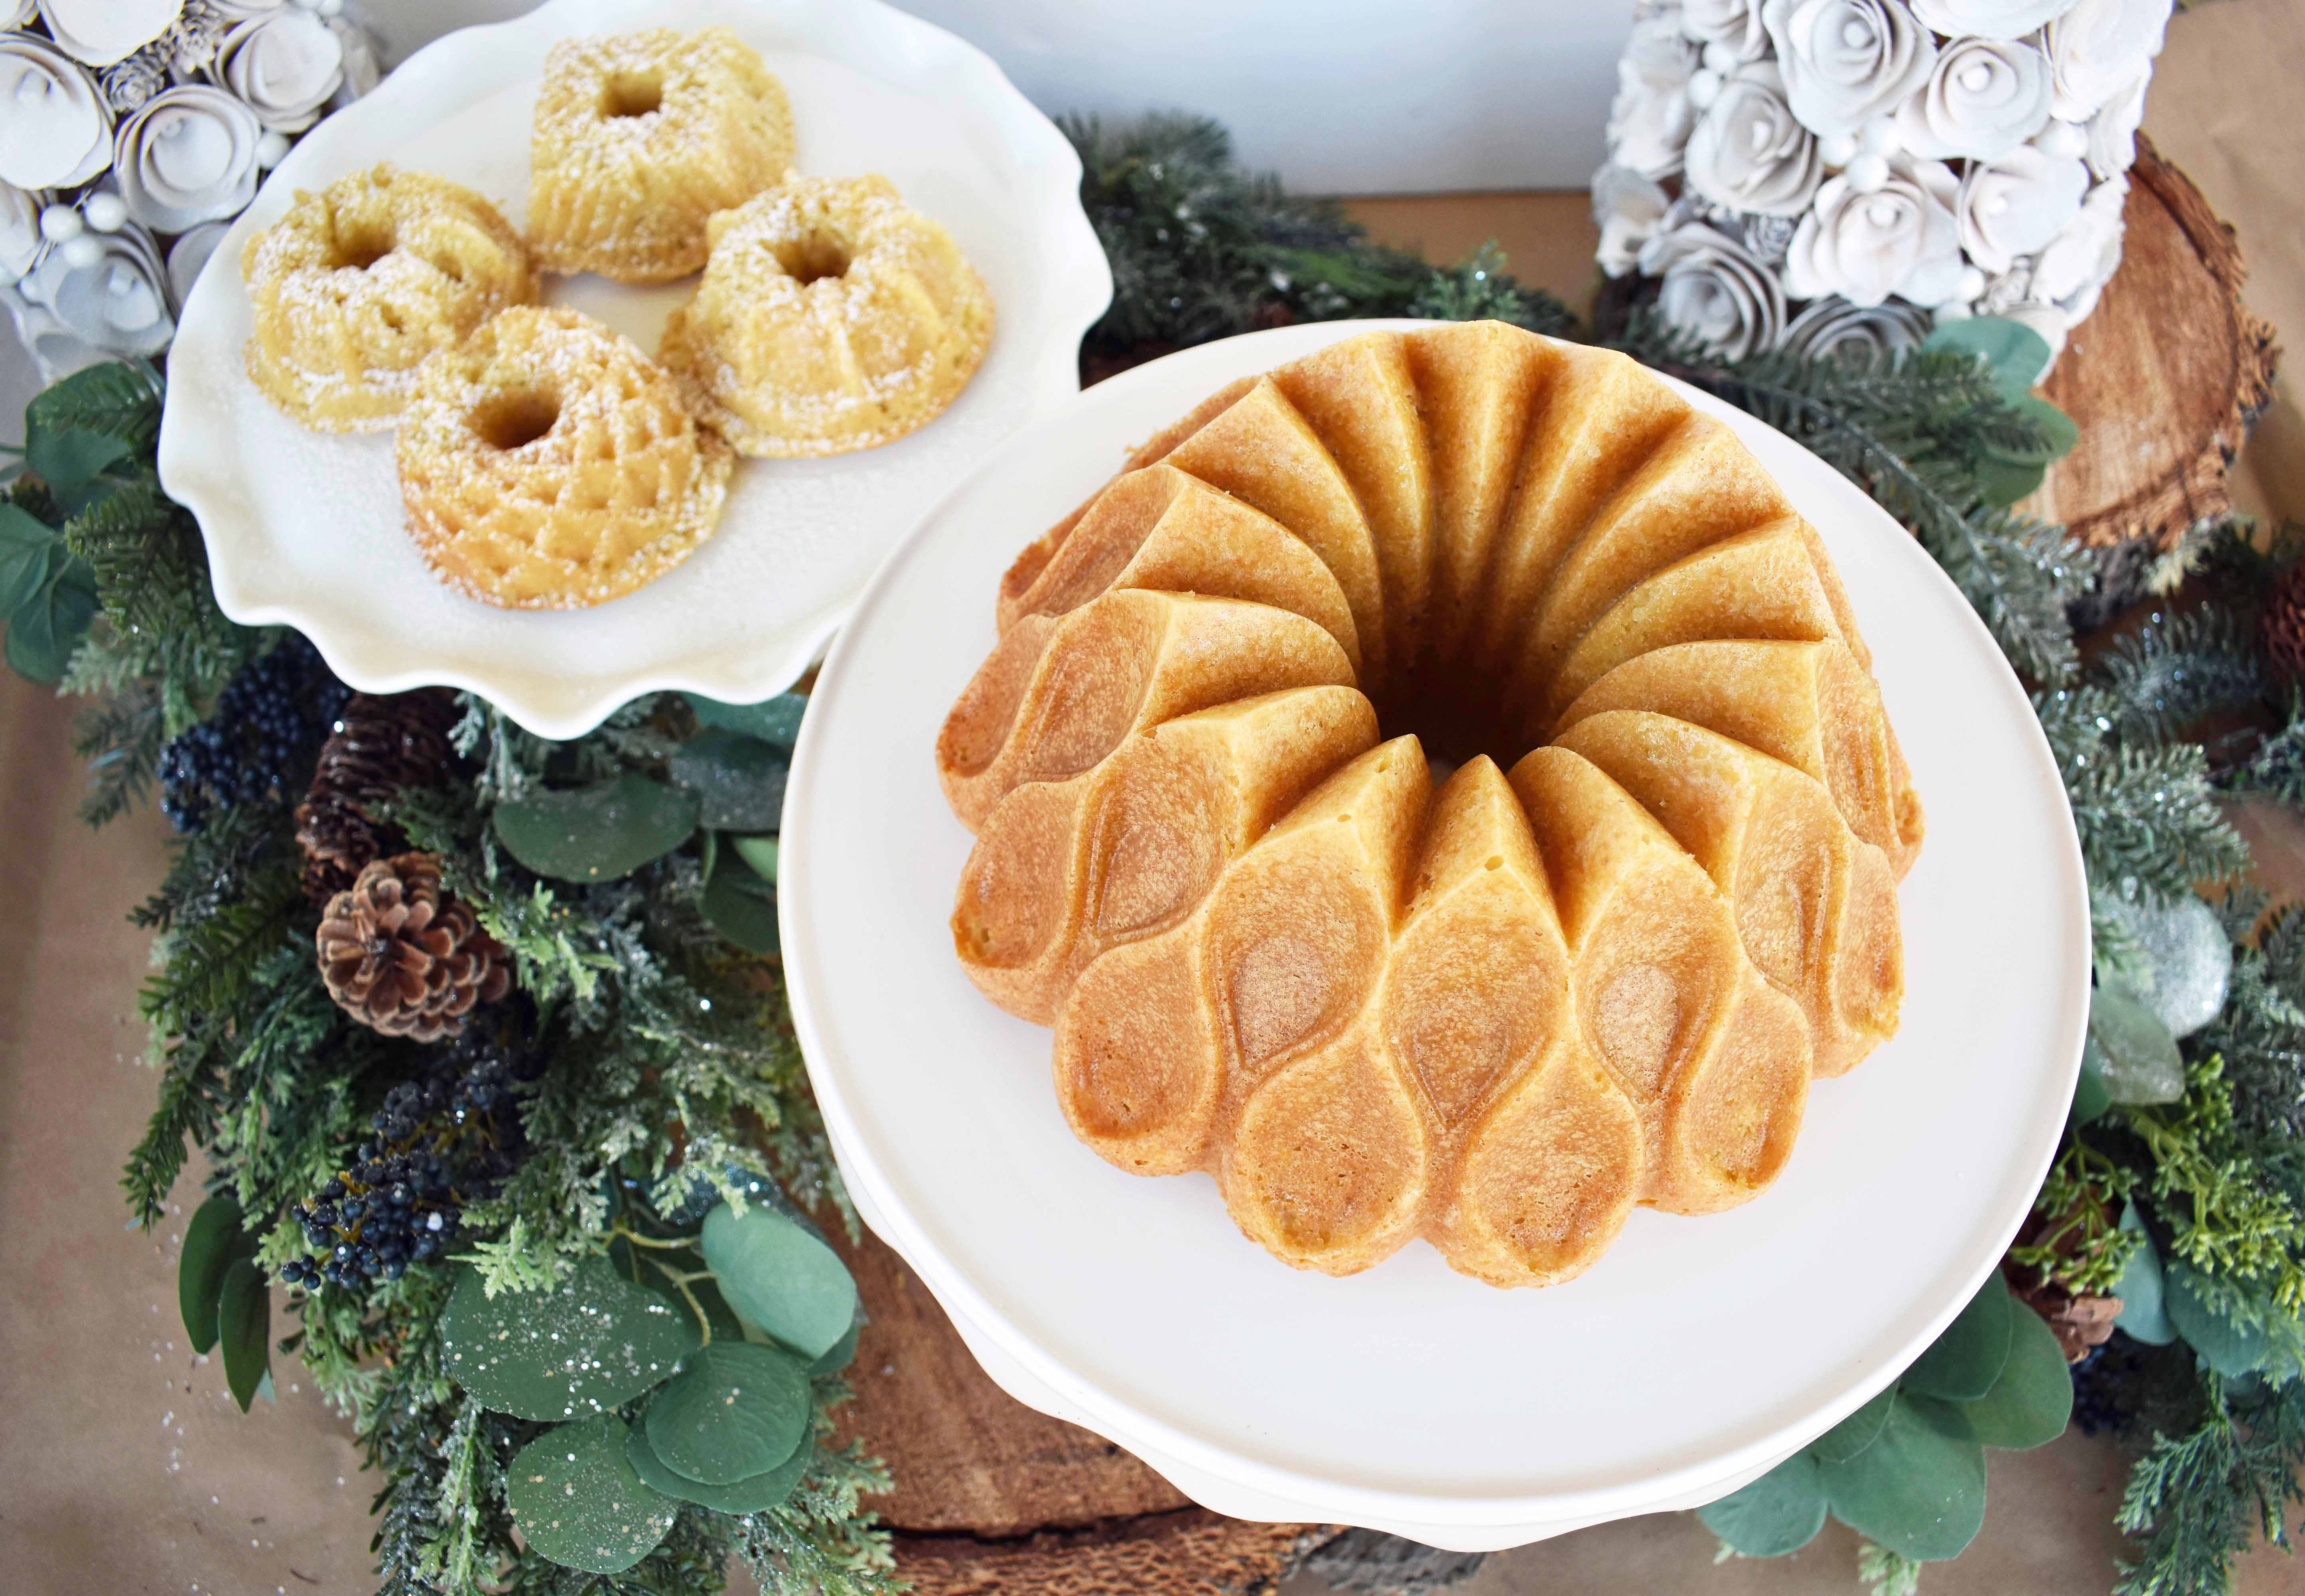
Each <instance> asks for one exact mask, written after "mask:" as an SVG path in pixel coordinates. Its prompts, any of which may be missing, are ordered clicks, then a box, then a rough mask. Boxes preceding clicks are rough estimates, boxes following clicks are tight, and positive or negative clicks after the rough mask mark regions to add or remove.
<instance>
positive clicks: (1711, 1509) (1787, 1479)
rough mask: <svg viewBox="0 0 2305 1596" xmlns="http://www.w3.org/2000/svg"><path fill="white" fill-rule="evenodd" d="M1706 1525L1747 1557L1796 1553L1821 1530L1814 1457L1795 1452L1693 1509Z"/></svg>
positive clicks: (1820, 1494) (1821, 1510) (1819, 1483)
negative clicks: (1722, 1495)
mask: <svg viewBox="0 0 2305 1596" xmlns="http://www.w3.org/2000/svg"><path fill="white" fill-rule="evenodd" d="M1697 1517H1698V1518H1699V1519H1701V1520H1702V1521H1703V1522H1704V1524H1705V1528H1706V1529H1708V1530H1711V1531H1712V1532H1714V1534H1716V1535H1718V1536H1720V1537H1721V1539H1722V1540H1723V1541H1727V1542H1728V1543H1729V1545H1730V1547H1731V1549H1733V1550H1735V1551H1737V1552H1739V1553H1740V1554H1742V1555H1743V1556H1745V1557H1748V1558H1781V1557H1783V1556H1784V1555H1785V1554H1786V1553H1787V1552H1793V1551H1799V1549H1801V1548H1802V1547H1804V1546H1807V1544H1808V1543H1809V1542H1810V1541H1814V1540H1816V1532H1818V1531H1819V1530H1821V1529H1823V1528H1824V1476H1823V1474H1822V1473H1821V1472H1820V1471H1819V1469H1818V1467H1817V1462H1816V1458H1815V1457H1814V1456H1811V1455H1809V1454H1808V1453H1807V1452H1796V1453H1794V1454H1793V1455H1792V1456H1790V1457H1788V1458H1786V1459H1785V1460H1784V1461H1783V1462H1782V1463H1781V1464H1777V1466H1776V1467H1774V1468H1773V1469H1771V1470H1770V1471H1769V1472H1768V1473H1765V1474H1763V1475H1762V1476H1761V1477H1760V1478H1759V1479H1757V1480H1756V1481H1753V1482H1752V1483H1751V1484H1749V1485H1747V1486H1745V1487H1744V1488H1743V1489H1741V1490H1734V1491H1731V1493H1730V1494H1729V1495H1727V1496H1725V1497H1722V1498H1721V1499H1720V1500H1719V1501H1717V1502H1708V1503H1706V1504H1705V1506H1704V1507H1699V1508H1698V1509H1697Z"/></svg>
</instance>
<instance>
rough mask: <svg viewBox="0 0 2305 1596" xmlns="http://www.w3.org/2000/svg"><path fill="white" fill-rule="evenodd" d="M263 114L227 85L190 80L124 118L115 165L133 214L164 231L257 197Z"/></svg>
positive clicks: (234, 211) (235, 211)
mask: <svg viewBox="0 0 2305 1596" xmlns="http://www.w3.org/2000/svg"><path fill="white" fill-rule="evenodd" d="M263 137H264V128H263V125H262V124H261V123H259V122H258V121H257V120H256V113H255V112H253V111H251V110H250V109H249V108H248V107H247V106H245V105H243V104H242V103H241V102H240V101H239V100H237V99H235V98H233V97H232V96H231V95H229V94H226V93H225V91H224V90H223V89H210V88H208V86H207V85H205V84H200V83H186V84H183V85H182V86H180V87H178V88H175V89H168V90H166V91H165V92H163V93H161V94H157V95H155V96H154V97H153V98H151V99H150V100H149V101H148V102H146V104H145V106H144V108H143V109H142V110H140V111H139V112H137V113H136V115H133V116H132V117H130V118H129V119H128V120H127V121H125V122H123V123H121V124H120V132H119V133H118V135H117V137H116V138H115V140H114V143H113V157H112V166H113V172H114V174H115V176H116V177H117V178H118V179H119V182H120V197H121V199H122V200H123V201H125V202H126V204H127V206H128V214H129V215H130V216H133V217H134V218H135V219H136V220H138V221H140V222H141V223H143V224H144V225H146V226H147V227H149V228H151V229H153V230H154V231H155V232H158V233H182V232H183V231H184V230H185V229H186V228H188V227H191V226H194V225H198V224H199V223H201V222H209V221H214V220H216V219H217V217H219V216H238V215H239V214H240V213H241V211H242V210H243V209H245V208H247V205H248V202H249V201H250V200H252V199H254V198H255V196H256V183H257V178H258V176H259V173H258V171H257V163H256V147H257V144H258V142H259V140H261V139H262V138H263Z"/></svg>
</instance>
